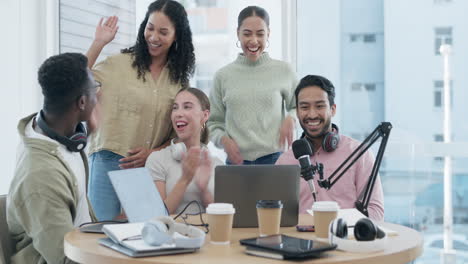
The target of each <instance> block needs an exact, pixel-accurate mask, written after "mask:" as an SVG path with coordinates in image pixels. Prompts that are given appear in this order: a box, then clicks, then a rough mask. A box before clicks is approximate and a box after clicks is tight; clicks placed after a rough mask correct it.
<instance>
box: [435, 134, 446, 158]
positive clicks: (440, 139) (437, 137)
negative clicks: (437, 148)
mask: <svg viewBox="0 0 468 264" xmlns="http://www.w3.org/2000/svg"><path fill="white" fill-rule="evenodd" d="M434 141H435V142H443V141H444V135H442V134H435V135H434ZM443 160H444V158H443V157H434V161H436V162H441V161H443Z"/></svg>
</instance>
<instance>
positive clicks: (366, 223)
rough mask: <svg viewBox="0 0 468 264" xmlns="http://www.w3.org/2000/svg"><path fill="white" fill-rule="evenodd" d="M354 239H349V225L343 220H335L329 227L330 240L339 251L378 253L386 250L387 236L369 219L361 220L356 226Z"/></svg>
mask: <svg viewBox="0 0 468 264" xmlns="http://www.w3.org/2000/svg"><path fill="white" fill-rule="evenodd" d="M354 238H355V240H353V239H348V225H347V224H346V221H345V220H344V219H342V218H338V219H335V220H333V221H332V222H331V223H330V226H329V232H328V239H329V240H330V241H329V242H330V244H336V245H337V246H338V247H337V248H338V249H340V250H343V251H349V252H357V253H362V252H376V251H382V250H384V249H385V243H386V240H387V235H386V234H385V232H384V231H383V230H382V229H380V228H379V227H378V226H377V225H376V224H375V223H374V222H372V220H370V219H369V218H361V219H359V220H358V221H357V222H356V224H355V225H354Z"/></svg>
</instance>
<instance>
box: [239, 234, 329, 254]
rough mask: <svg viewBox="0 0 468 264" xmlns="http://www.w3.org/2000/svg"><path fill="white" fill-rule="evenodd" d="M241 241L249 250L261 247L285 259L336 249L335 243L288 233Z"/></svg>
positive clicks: (261, 249)
mask: <svg viewBox="0 0 468 264" xmlns="http://www.w3.org/2000/svg"><path fill="white" fill-rule="evenodd" d="M240 243H241V245H244V246H247V247H248V249H249V250H252V249H259V250H260V251H265V250H268V251H269V252H272V253H279V254H281V255H282V256H283V257H284V259H293V258H306V257H314V256H318V255H320V254H321V253H323V252H325V251H329V250H334V249H336V245H335V244H331V245H330V244H328V243H326V242H321V241H315V240H308V239H302V238H297V237H291V236H287V235H272V236H266V237H255V238H248V239H242V240H240Z"/></svg>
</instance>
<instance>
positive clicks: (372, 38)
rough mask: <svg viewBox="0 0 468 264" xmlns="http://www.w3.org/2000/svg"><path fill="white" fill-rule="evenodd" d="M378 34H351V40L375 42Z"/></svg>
mask: <svg viewBox="0 0 468 264" xmlns="http://www.w3.org/2000/svg"><path fill="white" fill-rule="evenodd" d="M376 38H377V37H376V34H373V33H372V34H350V35H349V41H351V42H359V41H362V42H364V43H373V42H376Z"/></svg>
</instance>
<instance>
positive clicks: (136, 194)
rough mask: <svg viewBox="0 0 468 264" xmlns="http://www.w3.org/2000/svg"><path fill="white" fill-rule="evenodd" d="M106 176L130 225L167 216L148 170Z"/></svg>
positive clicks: (120, 172)
mask: <svg viewBox="0 0 468 264" xmlns="http://www.w3.org/2000/svg"><path fill="white" fill-rule="evenodd" d="M108 174H109V178H110V180H111V182H112V186H114V190H115V192H116V193H117V196H118V197H119V200H120V204H121V205H122V208H123V209H124V211H125V214H126V215H127V218H128V221H129V222H130V223H135V222H145V221H148V220H150V219H152V218H155V217H157V216H162V215H166V216H167V215H168V212H167V209H166V206H165V205H164V201H163V200H162V198H161V195H159V192H158V189H156V185H155V184H154V182H153V179H152V178H151V175H150V173H149V171H148V169H146V168H135V169H125V170H116V171H109V173H108Z"/></svg>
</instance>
